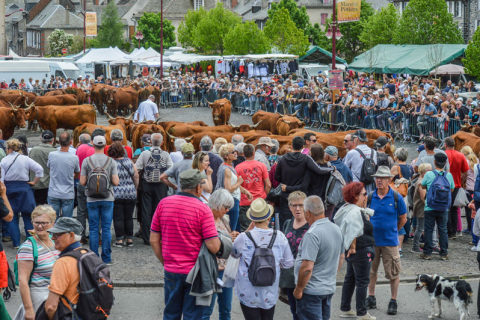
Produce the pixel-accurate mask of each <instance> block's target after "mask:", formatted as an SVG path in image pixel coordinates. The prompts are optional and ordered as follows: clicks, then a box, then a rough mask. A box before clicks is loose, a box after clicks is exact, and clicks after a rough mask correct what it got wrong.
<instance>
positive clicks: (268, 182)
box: [263, 177, 272, 194]
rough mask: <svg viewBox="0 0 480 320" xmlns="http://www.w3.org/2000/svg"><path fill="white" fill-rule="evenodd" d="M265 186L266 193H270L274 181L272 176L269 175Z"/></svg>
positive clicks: (264, 182) (264, 183)
mask: <svg viewBox="0 0 480 320" xmlns="http://www.w3.org/2000/svg"><path fill="white" fill-rule="evenodd" d="M263 188H264V190H265V193H266V194H268V193H269V192H270V189H272V182H271V181H270V178H268V177H267V178H266V179H265V180H264V181H263Z"/></svg>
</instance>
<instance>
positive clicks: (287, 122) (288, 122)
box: [282, 120, 292, 124]
mask: <svg viewBox="0 0 480 320" xmlns="http://www.w3.org/2000/svg"><path fill="white" fill-rule="evenodd" d="M282 121H283V122H285V123H286V124H290V123H292V122H291V121H287V120H282Z"/></svg>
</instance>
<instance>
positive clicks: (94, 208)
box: [80, 136, 119, 264]
mask: <svg viewBox="0 0 480 320" xmlns="http://www.w3.org/2000/svg"><path fill="white" fill-rule="evenodd" d="M106 144H107V141H106V140H105V137H103V136H96V137H95V138H93V147H94V148H95V153H94V154H93V155H91V156H90V157H88V158H86V159H85V160H84V161H83V164H82V170H81V173H80V184H81V185H84V186H86V189H85V193H86V195H87V210H88V225H89V226H90V250H92V251H93V252H94V253H95V254H97V255H99V254H98V247H99V232H100V230H99V229H100V228H101V231H102V253H101V258H102V260H103V262H105V263H107V264H111V263H112V257H111V252H112V249H111V241H112V235H111V231H110V230H111V226H112V219H113V201H114V196H113V186H118V184H119V179H118V171H117V166H116V165H115V163H114V162H113V160H112V159H111V158H109V157H107V156H106V155H105V154H104V151H103V149H104V148H105V146H106ZM100 175H102V176H103V177H105V179H106V181H105V186H104V188H105V189H106V190H100V188H101V187H100V186H99V180H100V179H102V178H101V176H100ZM94 185H96V186H97V189H98V190H94V189H93V188H94ZM95 191H98V192H100V191H105V194H96V193H95Z"/></svg>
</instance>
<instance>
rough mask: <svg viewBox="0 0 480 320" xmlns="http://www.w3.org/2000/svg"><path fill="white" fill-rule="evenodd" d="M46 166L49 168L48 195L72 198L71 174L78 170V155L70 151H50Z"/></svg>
mask: <svg viewBox="0 0 480 320" xmlns="http://www.w3.org/2000/svg"><path fill="white" fill-rule="evenodd" d="M47 167H48V168H50V184H49V187H48V196H49V197H51V198H57V199H74V198H75V189H74V182H73V174H74V173H76V172H80V164H79V160H78V157H77V156H76V155H73V154H71V153H70V152H62V151H54V152H50V153H49V154H48V161H47Z"/></svg>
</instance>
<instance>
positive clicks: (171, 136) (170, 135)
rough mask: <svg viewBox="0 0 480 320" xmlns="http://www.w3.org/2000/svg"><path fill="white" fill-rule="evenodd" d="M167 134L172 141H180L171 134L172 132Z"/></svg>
mask: <svg viewBox="0 0 480 320" xmlns="http://www.w3.org/2000/svg"><path fill="white" fill-rule="evenodd" d="M167 134H168V137H169V138H170V139H173V140H175V139H179V138H178V137H175V136H174V135H173V134H170V132H168V131H167ZM185 140H187V139H185Z"/></svg>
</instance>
